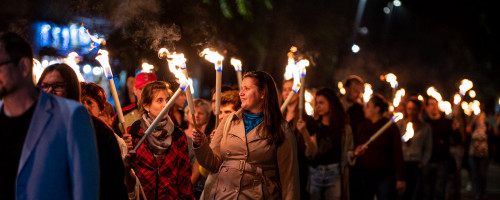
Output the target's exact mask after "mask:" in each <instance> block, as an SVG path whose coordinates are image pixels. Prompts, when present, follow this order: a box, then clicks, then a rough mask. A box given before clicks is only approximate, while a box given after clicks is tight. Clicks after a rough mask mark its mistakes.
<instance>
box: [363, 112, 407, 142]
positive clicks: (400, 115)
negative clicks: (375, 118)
mask: <svg viewBox="0 0 500 200" xmlns="http://www.w3.org/2000/svg"><path fill="white" fill-rule="evenodd" d="M401 119H403V113H399V112H398V113H395V114H394V116H392V118H391V119H390V120H389V121H387V123H385V124H384V126H382V128H380V129H379V130H378V131H377V132H376V133H375V134H373V135H372V136H371V137H370V139H369V140H368V141H366V142H365V144H363V145H364V146H368V145H369V144H370V143H372V142H373V141H374V140H375V139H377V138H378V137H379V136H380V135H382V133H383V132H384V131H385V130H387V129H388V128H389V126H391V125H392V124H393V123H396V122H398V121H399V120H401Z"/></svg>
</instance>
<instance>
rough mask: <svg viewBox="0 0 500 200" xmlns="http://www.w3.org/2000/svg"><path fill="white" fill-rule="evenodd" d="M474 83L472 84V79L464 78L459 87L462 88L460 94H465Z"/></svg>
mask: <svg viewBox="0 0 500 200" xmlns="http://www.w3.org/2000/svg"><path fill="white" fill-rule="evenodd" d="M473 86H474V85H473V84H472V81H470V80H468V79H464V80H462V82H461V84H460V86H459V87H458V89H459V90H460V95H462V96H464V95H465V93H466V92H467V91H468V90H470V89H471V88H472V87H473Z"/></svg>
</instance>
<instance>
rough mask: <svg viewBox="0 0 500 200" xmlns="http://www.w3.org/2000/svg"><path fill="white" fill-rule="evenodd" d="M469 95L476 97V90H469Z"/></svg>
mask: <svg viewBox="0 0 500 200" xmlns="http://www.w3.org/2000/svg"><path fill="white" fill-rule="evenodd" d="M469 96H470V98H476V91H474V90H469Z"/></svg>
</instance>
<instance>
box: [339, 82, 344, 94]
mask: <svg viewBox="0 0 500 200" xmlns="http://www.w3.org/2000/svg"><path fill="white" fill-rule="evenodd" d="M337 85H338V87H339V92H340V94H342V95H344V94H345V88H344V84H342V81H339V83H338V84H337Z"/></svg>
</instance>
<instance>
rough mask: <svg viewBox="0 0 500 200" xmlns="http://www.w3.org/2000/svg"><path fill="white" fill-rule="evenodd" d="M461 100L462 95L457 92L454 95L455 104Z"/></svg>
mask: <svg viewBox="0 0 500 200" xmlns="http://www.w3.org/2000/svg"><path fill="white" fill-rule="evenodd" d="M460 101H462V97H460V94H458V93H457V94H455V96H453V103H454V104H455V105H458V104H459V103H460Z"/></svg>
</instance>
